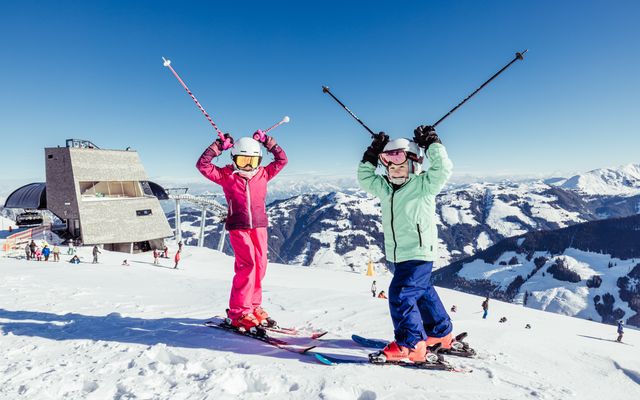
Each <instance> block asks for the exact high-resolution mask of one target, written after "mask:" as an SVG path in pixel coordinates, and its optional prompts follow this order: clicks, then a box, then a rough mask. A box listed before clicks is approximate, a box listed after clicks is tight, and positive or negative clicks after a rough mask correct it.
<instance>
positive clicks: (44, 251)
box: [42, 244, 51, 261]
mask: <svg viewBox="0 0 640 400" xmlns="http://www.w3.org/2000/svg"><path fill="white" fill-rule="evenodd" d="M42 255H43V256H44V260H45V261H49V255H51V249H50V248H49V246H48V245H46V244H45V245H44V247H43V248H42Z"/></svg>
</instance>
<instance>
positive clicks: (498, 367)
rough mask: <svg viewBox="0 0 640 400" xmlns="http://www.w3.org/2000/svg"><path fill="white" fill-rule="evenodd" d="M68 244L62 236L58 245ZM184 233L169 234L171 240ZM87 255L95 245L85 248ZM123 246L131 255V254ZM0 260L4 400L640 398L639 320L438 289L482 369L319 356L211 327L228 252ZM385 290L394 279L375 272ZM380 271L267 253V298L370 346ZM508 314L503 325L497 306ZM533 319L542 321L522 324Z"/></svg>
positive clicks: (341, 349) (335, 348)
mask: <svg viewBox="0 0 640 400" xmlns="http://www.w3.org/2000/svg"><path fill="white" fill-rule="evenodd" d="M63 251H64V249H63ZM173 252H174V247H173V246H172V247H171V253H172V254H173ZM80 255H81V256H82V257H83V261H87V260H91V257H90V248H82V249H80ZM124 257H127V258H129V263H130V266H122V265H121V263H122V260H123V258H124ZM68 258H69V256H63V261H62V262H60V263H53V262H49V263H44V262H36V261H26V260H16V259H8V258H0V398H2V399H38V400H42V399H100V400H103V399H173V400H175V399H238V398H240V399H327V400H332V399H335V400H342V399H361V400H364V399H367V400H372V399H456V400H460V399H566V398H579V399H622V398H625V399H632V398H638V396H640V357H638V355H639V354H640V353H639V352H638V349H639V348H640V332H638V331H634V330H632V329H627V331H626V333H625V337H624V341H625V342H626V344H619V343H615V342H613V339H615V337H616V333H615V328H614V327H612V326H609V325H603V324H600V323H596V322H590V321H586V320H581V319H576V318H570V317H566V316H562V315H557V314H553V313H547V312H543V311H538V310H532V309H529V308H524V307H522V306H518V305H514V304H509V303H502V302H498V301H492V302H491V307H490V312H489V318H488V319H487V320H483V319H482V318H481V307H480V303H481V300H482V299H481V298H479V297H477V296H473V295H468V294H463V293H460V292H456V291H452V290H446V289H439V292H440V294H441V296H442V298H443V301H444V304H445V306H446V307H447V309H449V308H450V307H451V305H453V304H455V305H456V306H457V309H458V311H457V312H456V313H453V314H452V318H453V320H454V324H455V330H456V332H461V331H468V332H470V337H469V338H468V341H469V342H470V344H471V345H472V346H473V347H475V348H476V349H477V351H478V353H479V356H478V358H477V359H460V358H454V357H448V360H449V361H450V362H452V363H454V364H456V365H458V366H460V367H465V368H469V369H472V370H473V372H471V373H453V372H442V371H439V372H429V371H420V370H412V369H407V368H401V367H397V366H374V365H341V366H325V365H321V364H317V363H316V362H315V361H314V358H313V357H312V356H309V355H298V354H294V353H291V352H286V351H283V350H280V349H277V348H274V347H272V346H269V345H267V344H264V343H262V342H258V341H255V340H252V339H249V338H244V337H240V336H238V335H235V334H233V333H229V332H224V331H218V330H214V329H210V328H206V327H204V326H202V322H203V321H205V320H206V319H207V318H208V317H211V316H213V315H215V314H221V313H223V312H224V309H225V307H226V305H227V299H228V293H229V287H230V281H231V277H232V271H233V259H232V258H230V257H228V256H226V255H223V254H221V253H218V252H216V251H214V250H210V249H206V248H195V247H186V248H185V251H184V256H183V259H182V261H181V265H180V269H178V270H174V269H172V268H170V267H171V266H172V263H171V262H170V261H171V260H166V259H163V260H162V262H161V265H160V266H154V265H153V264H152V258H151V255H150V254H148V253H147V254H137V255H123V254H121V253H109V252H107V251H104V252H103V254H102V255H101V263H100V264H97V265H92V264H90V263H82V264H80V265H72V264H69V263H67V262H66V260H67V259H68ZM375 279H376V280H377V284H378V288H379V289H382V288H386V287H387V285H388V283H389V281H390V279H391V277H390V276H389V275H385V274H384V273H382V272H381V273H380V274H379V275H377V276H376V277H375ZM371 281H372V278H370V277H366V276H364V275H361V274H356V273H350V272H344V271H332V270H327V269H323V268H301V267H299V266H288V265H280V264H270V266H269V271H268V273H267V277H266V281H265V287H266V290H265V293H264V306H265V308H266V309H267V310H269V311H270V312H271V314H272V316H273V317H275V318H277V319H278V320H279V321H280V323H281V324H282V325H283V326H296V327H301V328H322V329H327V330H329V332H330V333H329V334H328V335H326V336H325V337H324V338H323V339H322V340H321V347H320V348H319V349H318V351H322V352H326V353H328V354H334V355H335V354H345V355H350V356H353V357H365V356H366V354H367V352H368V350H367V349H364V348H359V347H357V346H355V345H354V344H353V343H352V342H351V340H350V336H351V334H353V333H357V334H360V335H364V336H367V337H371V338H391V337H392V327H391V321H390V319H389V316H388V309H387V307H388V306H387V302H386V300H382V299H378V298H372V297H371V294H370V291H369V290H370V285H371ZM503 316H505V317H507V319H508V321H507V322H506V323H498V319H500V317H503ZM526 324H531V329H525V325H526Z"/></svg>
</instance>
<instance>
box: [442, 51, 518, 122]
mask: <svg viewBox="0 0 640 400" xmlns="http://www.w3.org/2000/svg"><path fill="white" fill-rule="evenodd" d="M527 51H529V49H527V50H525V51H523V52H522V53H520V52H518V53H516V56H515V57H514V59H513V60H511V62H510V63H509V64H507V65H505V66H504V67H502V69H501V70H500V71H498V72H496V73H495V74H494V75H493V76H492V77H491V78H489V79H487V81H486V82H485V83H483V84H482V85H480V87H479V88H477V89H476V90H474V91H473V93H471V94H470V95H469V96H467V97H466V98H465V99H464V100H462V101H461V102H460V103H458V105H457V106H455V107H453V108H452V109H451V111H449V112H448V113H446V114H445V115H444V116H443V117H442V118H440V119H439V120H437V121H436V123H435V124H433V125H431V126H433V127H434V128H435V127H436V126H438V124H439V123H440V122H442V121H444V120H445V118H447V117H448V116H449V115H451V114H453V113H454V112H455V111H456V110H457V109H458V108H460V107H461V106H462V105H463V104H464V103H466V102H467V100H469V99H470V98H472V97H473V96H474V95H475V94H476V93H478V92H479V91H480V90H482V88H483V87H485V86H487V85H488V84H489V82H491V81H492V80H494V79H495V78H496V77H497V76H498V75H500V74H501V73H502V72H504V70H506V69H507V68H509V67H510V66H511V64H513V63H514V62H516V61H518V60H524V54H525V53H526V52H527Z"/></svg>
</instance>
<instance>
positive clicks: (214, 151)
mask: <svg viewBox="0 0 640 400" xmlns="http://www.w3.org/2000/svg"><path fill="white" fill-rule="evenodd" d="M225 136H226V137H229V138H231V136H228V134H227V135H225ZM231 143H233V139H231ZM222 152H223V144H222V141H221V140H220V139H216V141H215V142H213V143H211V145H210V146H209V147H207V148H206V149H205V150H204V152H203V153H202V155H201V156H200V158H199V159H198V162H196V168H197V169H198V171H200V173H201V174H202V175H204V177H205V178H207V179H209V180H211V181H213V182H215V183H217V184H220V182H222V179H223V178H224V173H223V168H220V167H218V166H216V165H214V164H212V163H211V160H213V159H214V158H215V157H218V156H219V155H220V154H222Z"/></svg>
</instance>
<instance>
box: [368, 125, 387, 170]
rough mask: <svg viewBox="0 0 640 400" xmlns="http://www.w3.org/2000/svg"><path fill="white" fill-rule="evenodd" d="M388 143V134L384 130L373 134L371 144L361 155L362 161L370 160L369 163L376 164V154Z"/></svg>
mask: <svg viewBox="0 0 640 400" xmlns="http://www.w3.org/2000/svg"><path fill="white" fill-rule="evenodd" d="M387 143H389V136H388V135H387V134H386V133H384V132H378V133H377V134H375V135H373V140H372V141H371V145H370V146H369V147H367V151H365V152H364V155H363V156H362V162H367V161H368V162H370V163H371V164H373V165H374V166H375V165H378V156H379V155H380V153H382V150H384V146H386V145H387Z"/></svg>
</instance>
